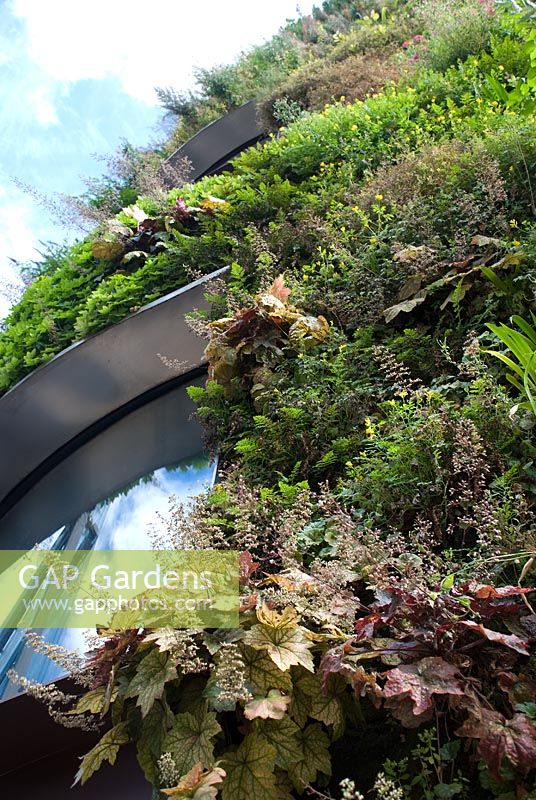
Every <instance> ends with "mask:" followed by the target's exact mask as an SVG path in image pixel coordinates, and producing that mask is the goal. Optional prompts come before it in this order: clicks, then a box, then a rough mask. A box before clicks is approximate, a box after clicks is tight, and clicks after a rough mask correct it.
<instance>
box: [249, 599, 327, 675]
mask: <svg viewBox="0 0 536 800" xmlns="http://www.w3.org/2000/svg"><path fill="white" fill-rule="evenodd" d="M257 616H258V618H259V619H260V620H262V622H261V624H259V625H254V626H253V627H252V628H251V629H250V630H249V631H248V632H247V634H246V636H245V638H244V642H245V643H246V644H248V645H249V646H250V647H253V648H254V649H255V650H265V651H266V652H267V653H268V655H269V656H270V658H271V659H272V661H273V662H274V664H276V665H277V666H278V667H279V669H280V670H281V671H283V672H286V670H288V669H290V667H291V666H293V665H295V664H301V665H302V666H303V667H305V669H307V670H309V671H310V672H314V664H313V658H312V656H311V653H310V652H309V651H310V648H311V647H312V642H311V641H310V640H309V639H308V638H307V637H306V635H305V632H304V631H303V629H302V628H301V627H299V625H298V624H297V617H296V615H295V612H294V610H293V609H289V608H286V609H285V610H284V611H283V613H282V614H277V612H273V611H270V610H269V609H267V608H266V607H264V608H262V609H259V611H258V612H257Z"/></svg>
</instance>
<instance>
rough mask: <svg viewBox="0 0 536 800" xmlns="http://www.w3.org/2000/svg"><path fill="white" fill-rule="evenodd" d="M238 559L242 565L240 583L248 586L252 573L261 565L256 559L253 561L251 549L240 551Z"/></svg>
mask: <svg viewBox="0 0 536 800" xmlns="http://www.w3.org/2000/svg"><path fill="white" fill-rule="evenodd" d="M238 561H239V565H240V585H241V586H248V585H249V579H250V577H251V575H252V573H254V572H255V570H256V569H257V567H258V566H259V565H258V563H257V562H256V561H253V558H252V555H251V553H250V552H249V550H244V552H242V553H240V556H239V558H238Z"/></svg>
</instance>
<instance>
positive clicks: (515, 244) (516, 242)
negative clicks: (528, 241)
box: [512, 239, 521, 247]
mask: <svg viewBox="0 0 536 800" xmlns="http://www.w3.org/2000/svg"><path fill="white" fill-rule="evenodd" d="M512 244H513V245H514V247H519V245H520V244H521V242H519V241H518V240H517V239H514V241H513V242H512Z"/></svg>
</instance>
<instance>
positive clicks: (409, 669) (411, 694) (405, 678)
mask: <svg viewBox="0 0 536 800" xmlns="http://www.w3.org/2000/svg"><path fill="white" fill-rule="evenodd" d="M459 677H460V673H459V672H458V670H457V669H456V667H454V666H453V665H452V664H449V663H448V662H447V661H445V660H444V659H442V658H438V657H436V656H430V657H429V658H422V659H421V660H420V661H417V662H415V664H406V665H404V666H402V667H396V668H395V669H392V670H390V671H389V672H387V674H386V678H387V681H386V684H385V686H384V688H383V694H384V697H386V698H388V699H390V702H389V704H388V707H389V708H390V709H391V710H392V712H393V715H394V716H395V717H397V718H398V719H400V721H401V722H402V724H406V726H407V702H406V701H407V699H410V700H411V701H412V704H413V706H412V709H411V710H412V713H413V715H414V716H416V717H420V716H421V714H425V713H427V712H429V711H430V710H431V708H432V706H433V703H432V698H433V695H435V694H446V695H463V689H462V685H461V683H460V680H459ZM391 698H398V699H399V700H400V701H401V705H402V706H403V708H402V709H401V710H403V711H404V714H403V718H402V715H399V714H397V704H396V702H393V700H391ZM421 719H422V718H421Z"/></svg>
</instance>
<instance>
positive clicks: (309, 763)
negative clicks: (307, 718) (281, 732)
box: [289, 722, 331, 792]
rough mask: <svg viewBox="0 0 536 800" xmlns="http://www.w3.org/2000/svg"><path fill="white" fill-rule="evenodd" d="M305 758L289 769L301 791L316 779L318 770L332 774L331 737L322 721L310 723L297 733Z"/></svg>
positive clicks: (292, 778) (295, 784) (294, 782)
mask: <svg viewBox="0 0 536 800" xmlns="http://www.w3.org/2000/svg"><path fill="white" fill-rule="evenodd" d="M296 735H297V738H298V741H299V744H300V748H301V750H302V752H303V758H301V759H300V761H297V762H296V763H295V764H294V765H293V766H292V768H291V769H290V770H289V777H290V779H291V781H292V783H293V784H294V786H295V787H296V789H297V790H298V791H299V792H302V791H303V789H304V788H305V787H306V786H307V784H309V783H312V782H313V781H314V780H315V779H316V774H317V772H323V773H324V774H325V775H331V759H330V756H329V739H328V737H327V735H326V734H325V733H324V731H323V730H322V726H321V725H320V723H318V722H315V723H313V724H312V725H308V726H307V727H306V728H305V729H304V730H300V731H299V732H298V733H297V734H296Z"/></svg>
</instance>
